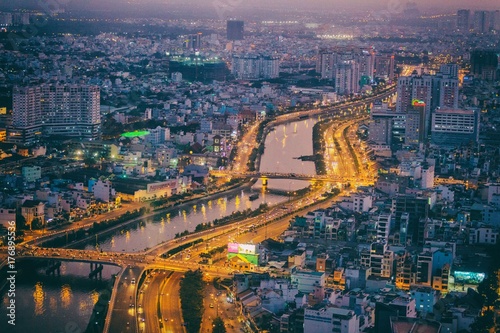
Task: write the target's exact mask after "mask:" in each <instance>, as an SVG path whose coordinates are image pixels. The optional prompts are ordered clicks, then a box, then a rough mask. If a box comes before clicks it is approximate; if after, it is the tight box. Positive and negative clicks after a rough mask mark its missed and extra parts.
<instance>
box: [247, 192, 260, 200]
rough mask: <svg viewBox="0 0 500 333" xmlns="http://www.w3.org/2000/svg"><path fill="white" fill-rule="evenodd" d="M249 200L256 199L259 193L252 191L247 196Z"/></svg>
mask: <svg viewBox="0 0 500 333" xmlns="http://www.w3.org/2000/svg"><path fill="white" fill-rule="evenodd" d="M248 198H249V199H250V201H254V200H257V199H258V198H259V193H254V194H252V195H250V196H249V197H248Z"/></svg>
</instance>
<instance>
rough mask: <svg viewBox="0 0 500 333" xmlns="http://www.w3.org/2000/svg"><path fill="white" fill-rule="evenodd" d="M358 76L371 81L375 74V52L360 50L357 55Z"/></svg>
mask: <svg viewBox="0 0 500 333" xmlns="http://www.w3.org/2000/svg"><path fill="white" fill-rule="evenodd" d="M357 58H358V62H359V76H360V77H366V78H368V79H369V80H370V81H371V80H373V77H374V74H375V51H374V50H373V49H368V50H362V51H361V54H359V55H358V57H357Z"/></svg>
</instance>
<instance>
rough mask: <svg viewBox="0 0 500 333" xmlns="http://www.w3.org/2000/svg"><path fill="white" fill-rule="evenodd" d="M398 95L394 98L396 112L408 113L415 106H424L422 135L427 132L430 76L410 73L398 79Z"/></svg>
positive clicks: (428, 126) (430, 88)
mask: <svg viewBox="0 0 500 333" xmlns="http://www.w3.org/2000/svg"><path fill="white" fill-rule="evenodd" d="M397 91H398V97H397V100H396V112H398V113H408V112H409V111H413V108H414V107H415V106H418V107H420V106H424V108H423V111H422V112H423V115H422V116H423V117H424V119H425V127H424V133H421V134H422V135H424V137H427V135H428V134H429V128H430V121H431V117H430V116H431V102H432V76H431V75H422V76H418V75H417V74H412V75H411V76H403V77H400V78H399V79H398V87H397Z"/></svg>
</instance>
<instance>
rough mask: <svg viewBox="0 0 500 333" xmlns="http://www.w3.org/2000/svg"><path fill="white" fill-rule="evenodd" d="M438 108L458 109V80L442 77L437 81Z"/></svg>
mask: <svg viewBox="0 0 500 333" xmlns="http://www.w3.org/2000/svg"><path fill="white" fill-rule="evenodd" d="M438 106H439V107H442V108H454V109H456V108H458V79H456V78H444V77H443V78H441V79H440V80H439V101H438Z"/></svg>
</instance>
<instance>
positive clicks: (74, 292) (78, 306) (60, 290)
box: [0, 119, 316, 333]
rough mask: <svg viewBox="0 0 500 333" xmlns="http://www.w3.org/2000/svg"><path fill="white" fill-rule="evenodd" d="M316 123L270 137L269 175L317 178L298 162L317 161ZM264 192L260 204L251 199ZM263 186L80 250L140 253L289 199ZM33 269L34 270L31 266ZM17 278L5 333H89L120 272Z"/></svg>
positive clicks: (67, 266)
mask: <svg viewBox="0 0 500 333" xmlns="http://www.w3.org/2000/svg"><path fill="white" fill-rule="evenodd" d="M315 122H316V120H313V119H307V120H301V121H297V122H295V123H290V124H287V125H279V126H277V127H276V128H275V129H274V130H272V131H271V132H270V133H269V135H268V136H267V137H266V141H265V147H266V149H265V153H264V154H263V156H262V158H261V164H260V169H261V171H264V172H277V173H295V174H308V175H315V166H314V162H310V161H301V160H299V159H296V158H297V157H300V156H303V155H312V153H313V151H312V128H313V126H314V124H315ZM307 186H309V182H308V181H300V180H288V179H270V180H269V185H268V188H269V189H278V190H281V191H295V190H298V189H301V188H304V187H307ZM256 190H257V191H259V193H260V195H259V198H258V199H256V200H250V195H251V194H253V193H255V191H256ZM260 190H261V183H260V182H257V183H256V184H255V185H254V189H253V191H251V190H244V191H241V192H239V193H237V194H233V195H231V196H226V197H220V198H218V199H214V200H200V201H198V202H197V203H196V204H194V203H193V204H190V205H188V206H187V207H186V208H180V209H175V210H173V211H172V212H170V213H169V214H166V213H161V214H157V215H155V216H153V217H150V218H146V219H144V220H143V221H141V222H137V223H132V224H129V225H127V226H124V227H123V228H120V229H118V230H116V231H113V232H110V233H109V234H108V235H105V236H98V237H96V239H92V240H91V241H90V242H88V243H86V244H83V245H81V246H79V248H87V249H90V248H95V247H96V246H98V247H99V249H102V250H103V251H127V252H135V251H141V250H144V249H146V248H150V247H153V246H154V245H156V244H159V243H161V242H163V241H166V240H170V239H172V238H174V237H175V234H177V233H181V232H183V231H184V230H188V231H194V229H195V228H196V226H197V225H198V224H200V223H211V222H212V221H214V220H215V219H220V218H222V217H225V216H228V215H230V214H231V213H233V212H236V211H243V210H246V209H252V210H253V209H256V208H257V207H258V206H259V205H260V204H262V203H267V204H269V205H274V204H279V203H281V202H285V201H287V200H288V197H287V196H283V195H281V196H280V195H275V194H270V193H262V191H260ZM29 263H31V264H29ZM19 265H20V269H19V273H18V275H17V285H16V288H17V290H16V293H17V295H16V300H17V302H18V303H17V315H18V317H17V325H16V327H15V329H14V330H13V329H12V327H6V326H5V325H6V323H7V321H6V320H5V318H6V312H5V311H6V305H7V304H6V302H7V301H8V299H7V295H6V290H5V289H4V290H2V293H1V294H0V297H1V300H2V302H3V306H2V309H1V310H0V316H1V317H2V318H3V320H2V321H1V322H2V323H1V324H0V332H39V333H44V332H51V333H59V332H64V333H67V332H68V333H69V332H71V333H77V332H84V331H85V329H86V327H87V324H88V322H89V319H90V316H91V314H92V310H93V308H94V304H95V302H96V301H97V299H98V297H99V295H100V294H101V293H102V292H103V291H105V290H106V286H107V285H108V284H109V282H110V281H109V279H110V277H111V274H115V273H117V272H118V270H119V269H118V268H116V267H113V266H105V269H104V276H103V281H96V280H91V279H89V278H88V273H89V264H82V263H64V262H63V263H62V266H61V276H60V277H57V276H56V277H54V276H47V275H46V274H45V268H44V267H42V266H40V264H39V261H36V262H26V263H24V264H22V263H20V264H19Z"/></svg>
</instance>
